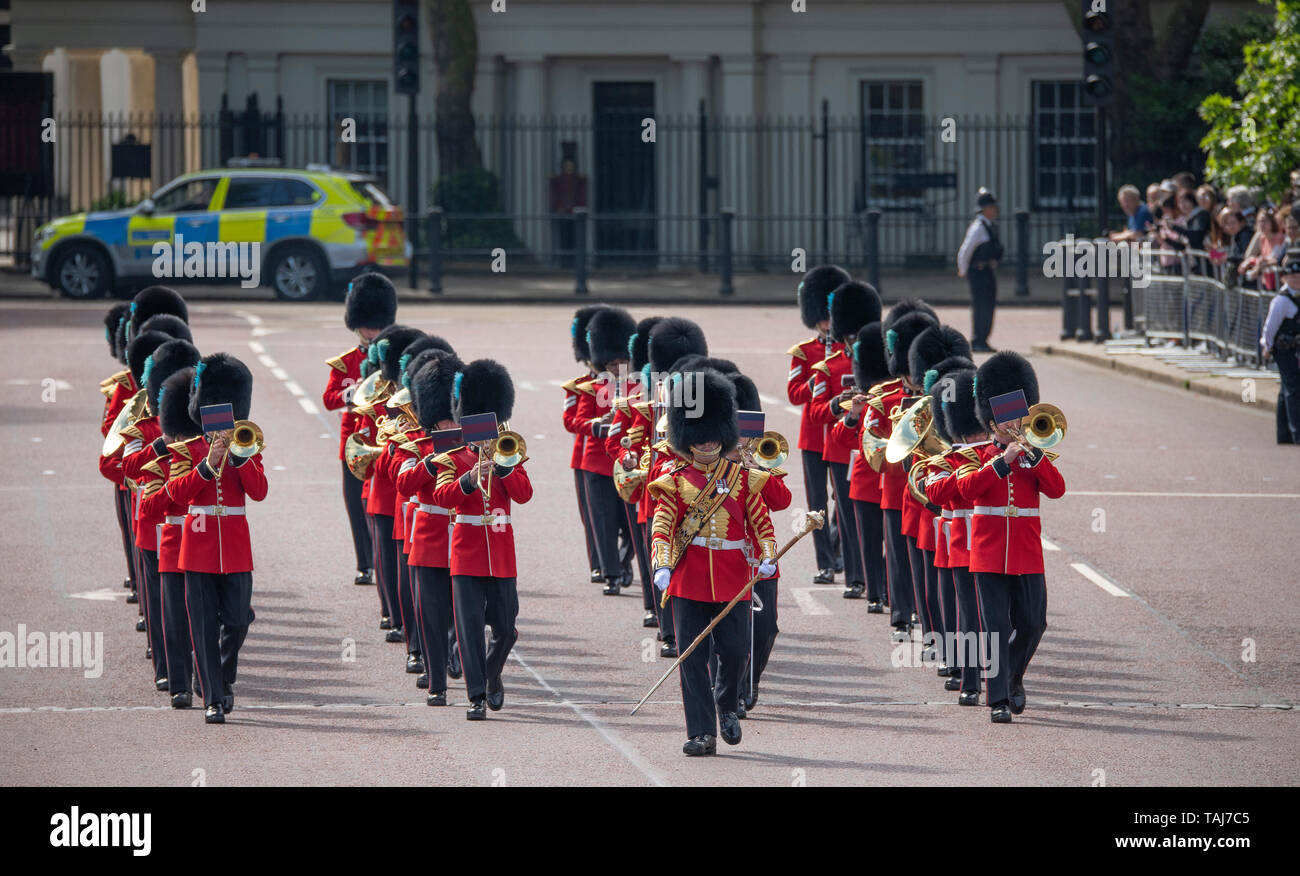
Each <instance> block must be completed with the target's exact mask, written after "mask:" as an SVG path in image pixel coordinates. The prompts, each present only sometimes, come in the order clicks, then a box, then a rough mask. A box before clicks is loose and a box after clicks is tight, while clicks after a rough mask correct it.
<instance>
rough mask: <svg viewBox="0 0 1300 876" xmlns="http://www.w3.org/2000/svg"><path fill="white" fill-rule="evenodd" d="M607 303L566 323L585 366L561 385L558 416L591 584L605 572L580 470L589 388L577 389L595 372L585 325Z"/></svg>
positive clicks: (586, 437) (578, 358)
mask: <svg viewBox="0 0 1300 876" xmlns="http://www.w3.org/2000/svg"><path fill="white" fill-rule="evenodd" d="M608 306H609V305H607V304H591V305H588V306H586V307H579V308H578V309H577V310H576V311H574V314H573V322H572V323H571V324H570V325H569V334H570V335H571V336H572V340H573V359H574V361H575V362H578V363H580V364H581V365H582V367H583V368H584V369H585V370H584V371H583V373H582V374H580V375H578V376H577V377H575V378H573V379H572V380H570V381H569V382H567V383H565V384H564V385H563V387H562V388H563V389H564V410H563V411H562V412H561V417H562V419H563V422H564V431H566V432H568V433H569V434H570V435H572V436H573V455H572V456H571V457H570V458H569V468H571V469H573V490H574V494H575V495H576V496H577V498H578V516H579V517H580V518H581V519H582V534H583V537H584V538H585V539H586V542H587V561H588V563H590V568H591V583H592V584H599V583H601V582H603V581H604V580H605V576H604V574H603V573H602V572H601V570H600V554H599V553H597V549H596V536H595V533H593V532H592V528H591V517H590V515H589V513H588V510H587V486H586V482H585V481H584V479H583V474H582V471H583V469H582V459H583V456H584V454H585V453H586V450H587V442H588V441H589V440H590V436H591V430H590V428H589V427H588V425H587V417H586V414H587V411H588V410H589V407H590V403H589V401H588V400H587V399H589V397H590V396H591V395H592V392H591V391H590V388H589V387H588V388H587V389H579V386H586V385H587V384H589V383H590V382H591V380H592V378H594V377H595V376H596V372H595V369H593V368H592V366H591V349H590V348H589V347H588V346H587V325H588V324H589V323H590V322H591V318H592V317H593V316H595V315H596V314H597V313H599V312H600V311H602V310H604V309H605V308H606V307H608Z"/></svg>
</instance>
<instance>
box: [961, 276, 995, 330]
mask: <svg viewBox="0 0 1300 876" xmlns="http://www.w3.org/2000/svg"><path fill="white" fill-rule="evenodd" d="M966 280H967V282H968V283H969V284H970V319H971V338H970V342H971V343H972V344H974V345H979V344H987V343H988V340H989V335H990V334H992V332H993V311H994V310H995V309H996V308H997V303H998V279H997V275H996V274H994V273H993V271H992V270H990V269H987V268H986V269H984V270H973V269H972V270H970V271H968V272H967V273H966Z"/></svg>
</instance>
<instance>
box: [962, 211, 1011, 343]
mask: <svg viewBox="0 0 1300 876" xmlns="http://www.w3.org/2000/svg"><path fill="white" fill-rule="evenodd" d="M997 218H998V199H997V198H995V197H993V193H992V192H990V191H989V190H988V189H986V188H984V187H983V186H981V187H980V190H979V196H978V197H977V198H976V199H975V219H974V221H973V222H971V224H970V227H969V228H967V229H966V239H965V240H963V241H962V242H961V249H960V250H959V251H958V252H957V276H959V277H965V278H966V279H967V281H968V282H969V283H970V299H971V350H972V351H973V352H976V353H992V352H993V348H992V347H990V346H989V334H990V333H991V332H992V331H993V309H994V308H995V307H996V306H997V300H998V279H997V275H996V274H995V273H994V271H995V269H996V268H997V266H998V260H999V259H1001V258H1002V243H1001V242H1000V241H999V240H998V225H997Z"/></svg>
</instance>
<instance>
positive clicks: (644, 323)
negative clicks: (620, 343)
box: [627, 316, 663, 371]
mask: <svg viewBox="0 0 1300 876" xmlns="http://www.w3.org/2000/svg"><path fill="white" fill-rule="evenodd" d="M662 321H663V317H662V316H647V317H646V318H645V319H643V320H641V321H640V322H638V323H637V324H636V334H634V335H632V339H631V340H630V341H628V342H627V352H628V354H629V355H630V356H631V357H632V365H631V368H632V370H633V371H640V370H641V369H643V368H645V367H646V366H647V365H649V364H650V332H651V331H652V330H653V329H654V327H655V326H657V325H658V324H659V323H661V322H662Z"/></svg>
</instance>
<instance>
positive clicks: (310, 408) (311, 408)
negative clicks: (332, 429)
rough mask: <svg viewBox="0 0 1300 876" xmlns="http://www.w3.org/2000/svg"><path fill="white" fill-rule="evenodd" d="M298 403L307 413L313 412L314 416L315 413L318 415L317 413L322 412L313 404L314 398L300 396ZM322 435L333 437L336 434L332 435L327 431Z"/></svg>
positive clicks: (323, 436)
mask: <svg viewBox="0 0 1300 876" xmlns="http://www.w3.org/2000/svg"><path fill="white" fill-rule="evenodd" d="M298 404H299V405H300V406H301V407H302V409H303V410H304V411H306V412H307V413H309V414H311V415H312V416H315V415H317V414H319V413H320V411H319V410H317V408H316V405H315V404H313V403H312V400H311V399H309V398H300V399H298ZM321 437H322V438H333V437H334V436H333V435H331V434H329V433H328V432H326V433H325V434H323V435H321Z"/></svg>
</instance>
